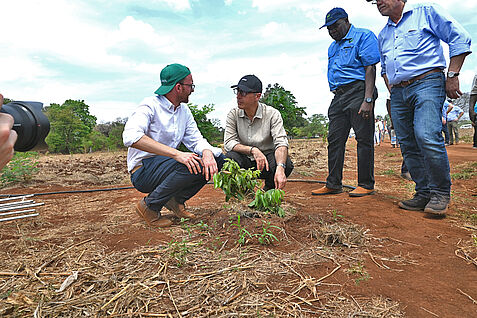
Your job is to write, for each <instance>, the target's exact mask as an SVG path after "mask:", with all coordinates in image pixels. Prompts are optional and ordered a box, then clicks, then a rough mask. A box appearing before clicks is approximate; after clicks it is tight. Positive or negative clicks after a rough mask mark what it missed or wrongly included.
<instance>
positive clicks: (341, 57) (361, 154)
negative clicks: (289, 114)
mask: <svg viewBox="0 0 477 318" xmlns="http://www.w3.org/2000/svg"><path fill="white" fill-rule="evenodd" d="M325 26H326V27H327V28H328V33H329V34H330V36H331V38H333V40H335V41H334V42H333V43H331V45H330V47H329V48H328V83H329V85H330V90H331V91H332V92H333V93H334V94H335V96H334V98H333V100H332V101H331V105H330V107H329V109H328V118H329V120H330V121H329V131H328V177H327V179H326V186H324V187H322V188H319V189H316V190H313V191H312V194H313V195H326V194H337V193H341V192H343V189H342V179H343V164H344V155H345V146H346V141H347V140H348V135H349V132H350V128H353V129H354V131H355V133H356V141H357V143H358V145H357V153H358V187H357V188H356V189H355V190H353V191H351V192H350V193H349V195H350V196H352V197H361V196H365V195H369V194H373V193H374V144H373V141H374V102H375V100H376V98H377V97H378V93H377V90H376V87H375V86H374V84H375V80H376V66H375V65H376V63H378V62H379V51H378V43H377V38H376V36H375V35H374V34H373V32H371V31H369V30H366V29H359V28H355V27H354V26H353V25H351V24H350V22H349V21H348V14H347V13H346V12H345V10H343V9H342V8H334V9H332V10H331V11H330V12H328V14H327V15H326V19H325V25H323V26H322V27H321V28H323V27H325Z"/></svg>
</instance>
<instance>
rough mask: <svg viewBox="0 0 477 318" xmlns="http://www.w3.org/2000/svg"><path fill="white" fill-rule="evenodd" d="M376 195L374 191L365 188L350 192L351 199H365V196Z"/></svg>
mask: <svg viewBox="0 0 477 318" xmlns="http://www.w3.org/2000/svg"><path fill="white" fill-rule="evenodd" d="M370 194H374V189H365V188H363V187H357V188H356V189H354V190H353V191H351V192H349V196H350V197H364V196H365V195H370Z"/></svg>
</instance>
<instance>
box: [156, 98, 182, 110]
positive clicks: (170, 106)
mask: <svg viewBox="0 0 477 318" xmlns="http://www.w3.org/2000/svg"><path fill="white" fill-rule="evenodd" d="M156 96H157V99H158V101H159V104H160V105H161V106H162V107H163V108H165V109H167V110H169V111H170V112H172V113H173V112H174V104H172V103H171V102H170V100H168V99H167V98H166V97H165V96H164V95H156ZM180 106H181V104H179V106H177V108H179V107H180Z"/></svg>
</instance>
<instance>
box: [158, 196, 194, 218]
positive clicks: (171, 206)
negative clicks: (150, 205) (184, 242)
mask: <svg viewBox="0 0 477 318" xmlns="http://www.w3.org/2000/svg"><path fill="white" fill-rule="evenodd" d="M164 206H165V207H166V209H168V210H169V211H171V212H172V213H174V214H175V215H176V216H177V217H180V218H184V219H195V215H194V214H192V213H190V212H188V211H187V210H186V209H185V205H184V204H181V203H178V202H177V201H176V199H175V198H170V200H169V201H167V203H166V204H165V205H164Z"/></svg>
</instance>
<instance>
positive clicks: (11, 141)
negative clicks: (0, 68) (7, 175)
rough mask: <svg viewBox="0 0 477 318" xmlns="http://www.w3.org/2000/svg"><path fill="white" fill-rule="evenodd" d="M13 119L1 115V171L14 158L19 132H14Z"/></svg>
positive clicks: (0, 100) (7, 115)
mask: <svg viewBox="0 0 477 318" xmlns="http://www.w3.org/2000/svg"><path fill="white" fill-rule="evenodd" d="M2 105H3V95H2V94H0V109H1V108H2ZM12 127H13V117H12V116H10V115H9V114H5V113H0V169H1V168H3V167H4V166H5V165H6V164H7V163H8V162H9V161H10V160H11V159H12V157H13V146H15V141H16V140H17V132H16V131H14V130H12Z"/></svg>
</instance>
